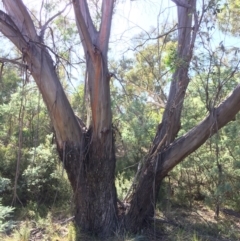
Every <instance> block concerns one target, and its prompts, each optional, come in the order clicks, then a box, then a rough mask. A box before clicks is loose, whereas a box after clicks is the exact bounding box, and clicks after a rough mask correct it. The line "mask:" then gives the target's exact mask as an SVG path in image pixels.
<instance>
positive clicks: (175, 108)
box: [0, 0, 240, 236]
mask: <svg viewBox="0 0 240 241" xmlns="http://www.w3.org/2000/svg"><path fill="white" fill-rule="evenodd" d="M174 2H175V3H177V8H178V23H179V30H178V50H177V56H178V59H177V64H178V65H177V67H176V71H175V73H174V75H173V79H172V83H171V88H170V94H169V97H168V102H167V105H166V110H165V112H164V115H163V120H162V123H161V124H160V125H159V128H158V131H157V133H156V136H155V139H154V141H153V145H152V148H151V149H150V151H149V154H148V156H147V158H146V160H145V162H144V164H143V167H142V169H141V171H140V173H139V174H138V175H137V179H136V183H135V185H134V189H133V190H132V195H131V197H130V199H129V200H128V201H129V203H130V207H129V208H128V209H127V210H126V213H125V215H123V218H122V217H121V225H120V226H121V227H124V228H125V229H126V230H128V231H133V232H137V231H139V230H140V229H142V228H143V227H144V225H145V224H146V223H147V222H148V221H149V218H150V217H152V216H153V214H154V208H155V202H156V197H157V193H158V190H159V187H160V185H161V181H162V180H163V178H164V177H165V176H166V175H167V173H168V172H169V171H170V170H171V169H172V168H173V167H174V166H176V165H177V164H178V163H179V162H180V161H182V160H183V159H184V158H185V157H186V156H188V155H189V154H191V153H192V152H193V151H194V150H196V149H197V148H198V147H199V146H201V145H202V144H203V143H204V142H205V141H206V140H207V139H208V138H209V137H210V136H212V135H213V134H214V133H216V131H218V130H219V129H220V128H221V127H223V126H224V125H226V124H227V123H228V122H229V121H231V120H232V119H233V118H234V116H235V115H236V113H237V112H238V111H239V110H240V104H239V103H240V85H238V86H237V87H236V88H235V90H234V91H233V92H232V93H231V95H230V96H229V97H228V98H226V100H225V101H224V102H223V103H222V104H220V105H219V106H218V107H216V108H215V109H212V110H211V112H210V114H209V116H207V117H206V118H205V119H204V120H203V121H202V122H201V123H199V124H198V125H197V126H196V127H194V128H193V129H192V130H190V131H189V132H188V133H187V134H185V135H183V136H182V137H180V138H178V139H175V138H176V135H177V133H178V131H179V128H180V126H181V122H180V117H181V111H182V107H183V101H184V97H185V91H186V89H187V86H188V83H189V78H188V68H189V63H190V60H191V57H192V51H193V47H194V42H195V38H196V33H197V31H198V27H199V24H200V22H201V21H199V16H198V15H197V12H196V1H195V0H191V1H190V0H189V1H187V0H174ZM3 3H4V6H5V8H6V10H7V12H8V14H6V13H4V12H2V11H0V31H1V32H2V33H3V34H4V35H5V36H6V37H7V38H8V39H9V40H11V41H12V42H13V43H14V44H15V45H16V47H17V48H18V49H19V51H20V52H22V57H23V59H24V60H25V61H26V62H27V65H28V68H29V71H30V72H31V74H32V76H33V77H34V79H35V81H36V83H37V85H38V88H39V90H40V92H41V93H42V96H43V99H44V101H45V103H46V106H47V108H48V111H49V115H50V118H51V120H52V123H53V126H54V130H55V132H56V139H57V147H58V151H59V153H60V156H61V160H62V162H63V164H64V167H65V169H66V171H67V174H68V178H69V180H70V182H71V185H72V188H73V192H74V202H75V210H76V212H75V220H76V224H77V225H78V226H79V227H80V228H81V230H82V231H85V232H91V233H95V234H97V235H99V236H107V235H109V234H111V233H112V232H113V231H115V230H116V229H117V228H118V227H119V222H120V217H118V211H117V195H116V189H115V184H114V174H115V162H116V160H115V150H114V141H113V133H112V114H111V106H110V90H109V80H110V76H109V74H108V68H107V51H108V41H109V35H110V27H111V19H112V14H113V4H114V0H104V1H102V17H101V26H100V29H99V31H97V30H96V29H95V27H94V25H93V23H92V19H91V17H90V14H89V9H88V6H87V1H86V0H73V2H72V3H73V6H74V11H75V16H76V24H77V27H78V30H79V34H80V38H81V40H82V44H83V47H84V51H85V56H86V62H87V76H86V83H85V84H86V90H87V94H88V95H89V98H90V101H89V106H90V108H91V116H90V117H91V118H90V119H91V121H90V125H89V127H88V129H87V128H85V126H84V124H83V123H82V121H81V120H80V121H78V119H77V118H76V117H75V115H74V112H73V110H72V108H71V106H70V104H69V102H68V100H67V97H66V95H65V93H64V91H63V88H62V86H61V84H60V81H59V79H58V77H57V74H56V72H55V68H54V64H53V61H52V58H51V56H50V55H49V53H48V50H47V48H46V47H45V46H44V44H43V38H42V37H43V36H41V37H39V36H38V35H37V32H36V29H35V27H34V24H33V21H32V19H31V17H30V15H29V13H28V11H27V8H26V7H25V6H24V4H23V3H22V1H21V0H4V1H3ZM202 12H205V10H204V9H203V11H202ZM193 17H194V25H195V26H194V28H192V18H193ZM200 19H201V18H200ZM45 29H46V26H45V25H44V27H43V29H42V31H41V32H42V33H44V31H45ZM122 224H125V225H122Z"/></svg>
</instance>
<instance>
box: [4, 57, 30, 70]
mask: <svg viewBox="0 0 240 241" xmlns="http://www.w3.org/2000/svg"><path fill="white" fill-rule="evenodd" d="M19 59H22V58H18V59H7V58H0V62H1V63H11V64H16V65H19V66H20V67H22V68H27V67H28V66H27V65H26V64H23V63H20V62H18V60H19Z"/></svg>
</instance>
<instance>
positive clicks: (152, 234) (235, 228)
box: [0, 205, 240, 241]
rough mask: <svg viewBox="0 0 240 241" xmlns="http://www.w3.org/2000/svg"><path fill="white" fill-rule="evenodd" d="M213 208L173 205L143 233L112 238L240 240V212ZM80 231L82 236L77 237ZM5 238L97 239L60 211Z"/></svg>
mask: <svg viewBox="0 0 240 241" xmlns="http://www.w3.org/2000/svg"><path fill="white" fill-rule="evenodd" d="M214 215H215V214H214V212H213V211H212V210H210V209H209V208H207V207H205V206H202V205H196V206H194V208H192V209H187V208H183V207H175V208H171V210H167V211H164V212H160V211H159V212H157V214H156V219H155V220H154V222H153V224H152V225H151V228H149V229H148V230H144V231H142V233H141V234H139V235H136V236H131V235H129V234H125V235H124V236H121V235H120V234H118V233H116V235H115V237H112V238H111V239H108V241H148V240H149V241H154V240H155V241H156V240H159V241H161V240H163V241H168V240H169V241H181V240H184V241H185V240H191V241H200V240H201V241H203V240H204V241H205V240H206V241H237V240H240V213H238V212H235V211H233V210H230V209H223V210H221V212H220V216H219V218H215V217H214ZM77 233H78V237H79V238H78V239H77V238H76V237H77ZM0 240H3V241H13V240H14V241H40V240H41V241H75V240H81V241H88V240H89V241H91V240H92V241H96V240H97V239H96V238H94V237H89V236H88V237H86V236H82V235H81V233H80V232H77V231H76V229H75V228H74V225H73V223H72V218H71V217H69V218H63V217H61V215H59V214H55V215H53V214H51V215H48V217H47V218H45V219H39V220H38V221H33V220H29V221H24V222H20V223H19V224H18V225H17V228H16V229H15V230H14V231H13V232H12V233H11V234H10V235H2V236H0Z"/></svg>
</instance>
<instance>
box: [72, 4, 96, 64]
mask: <svg viewBox="0 0 240 241" xmlns="http://www.w3.org/2000/svg"><path fill="white" fill-rule="evenodd" d="M73 7H74V12H75V18H76V22H77V27H78V30H79V33H80V38H81V40H82V44H83V47H84V51H85V54H86V55H87V52H88V53H89V55H90V57H91V59H92V60H94V44H95V41H96V39H97V30H96V28H95V27H94V25H93V22H92V19H91V16H90V13H89V9H88V5H87V2H86V0H74V1H73Z"/></svg>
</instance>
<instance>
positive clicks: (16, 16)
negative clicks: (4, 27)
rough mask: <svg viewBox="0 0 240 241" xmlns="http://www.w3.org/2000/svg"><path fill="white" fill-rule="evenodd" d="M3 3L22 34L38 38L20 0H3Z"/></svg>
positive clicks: (34, 38)
mask: <svg viewBox="0 0 240 241" xmlns="http://www.w3.org/2000/svg"><path fill="white" fill-rule="evenodd" d="M3 4H4V7H5V8H6V10H7V12H8V14H9V16H10V17H11V19H12V21H13V22H14V23H15V24H16V26H17V27H18V29H19V30H20V31H21V33H22V35H23V36H24V37H25V38H26V37H27V36H28V38H31V39H33V40H36V39H37V38H38V36H37V32H36V29H35V27H34V24H33V21H32V19H31V17H30V15H29V13H28V11H27V9H26V7H25V6H24V4H23V2H22V0H3ZM26 40H27V39H26Z"/></svg>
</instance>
